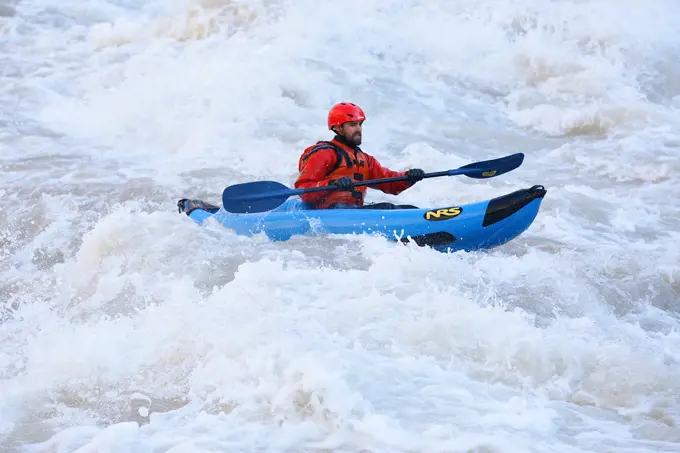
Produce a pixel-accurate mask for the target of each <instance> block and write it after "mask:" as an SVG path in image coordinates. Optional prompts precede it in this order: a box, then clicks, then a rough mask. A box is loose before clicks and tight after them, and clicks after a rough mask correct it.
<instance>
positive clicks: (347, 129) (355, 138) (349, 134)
mask: <svg viewBox="0 0 680 453" xmlns="http://www.w3.org/2000/svg"><path fill="white" fill-rule="evenodd" d="M363 123H364V122H363V121H348V122H346V123H343V124H342V126H340V127H339V128H337V129H336V132H337V133H338V135H341V136H342V137H344V138H345V140H347V141H348V142H349V143H351V144H353V145H354V146H359V145H361V125H362V124H363Z"/></svg>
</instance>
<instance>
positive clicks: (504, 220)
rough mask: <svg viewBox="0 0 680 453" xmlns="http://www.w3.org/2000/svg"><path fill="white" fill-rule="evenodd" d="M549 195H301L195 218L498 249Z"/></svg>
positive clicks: (264, 229)
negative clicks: (373, 202)
mask: <svg viewBox="0 0 680 453" xmlns="http://www.w3.org/2000/svg"><path fill="white" fill-rule="evenodd" d="M545 194H546V190H545V188H544V187H543V186H539V185H537V186H533V187H531V188H529V189H521V190H517V191H515V192H512V193H509V194H506V195H503V196H499V197H496V198H492V199H491V200H486V201H480V202H477V203H470V204H464V205H452V206H442V207H437V208H432V209H390V210H384V209H311V208H310V207H309V206H308V205H306V204H305V203H304V202H302V201H301V200H300V199H299V198H297V197H295V198H291V199H289V200H287V201H286V202H285V203H283V204H282V205H281V206H279V207H278V208H276V209H273V210H271V211H267V212H263V213H257V214H254V213H253V214H233V213H229V212H226V211H225V210H224V209H219V210H218V211H217V212H215V213H213V212H210V211H209V210H205V209H200V208H197V209H193V210H191V212H190V213H189V217H191V219H192V220H194V221H195V222H196V223H198V224H201V223H203V222H205V221H206V220H208V219H213V220H215V221H217V222H218V223H220V224H222V225H223V226H224V227H226V228H228V229H230V230H233V231H235V232H236V233H237V234H241V235H248V236H251V235H255V234H261V233H264V234H266V235H267V237H268V238H270V239H271V240H274V241H285V240H288V239H290V238H291V237H293V236H295V235H305V234H307V235H328V234H380V235H382V236H384V237H385V238H386V239H388V240H391V241H401V242H403V243H407V242H410V241H413V242H415V243H416V244H417V245H419V246H429V247H432V248H434V249H436V250H438V251H442V252H447V251H457V250H465V251H472V250H479V249H488V248H492V247H496V246H498V245H501V244H504V243H506V242H508V241H510V240H512V239H514V238H515V237H517V236H518V235H520V234H521V233H523V232H524V231H525V230H526V229H527V228H529V226H530V225H531V223H532V222H533V221H534V219H535V218H536V215H537V214H538V210H539V208H540V206H541V202H542V201H543V197H544V196H545Z"/></svg>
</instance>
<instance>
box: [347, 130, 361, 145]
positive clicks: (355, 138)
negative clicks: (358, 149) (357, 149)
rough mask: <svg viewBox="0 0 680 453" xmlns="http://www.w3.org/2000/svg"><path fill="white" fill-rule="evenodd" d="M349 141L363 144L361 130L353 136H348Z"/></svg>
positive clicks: (353, 143) (354, 143)
mask: <svg viewBox="0 0 680 453" xmlns="http://www.w3.org/2000/svg"><path fill="white" fill-rule="evenodd" d="M347 141H348V142H350V143H351V144H352V145H354V146H359V145H361V132H357V133H355V134H354V135H352V136H351V137H347Z"/></svg>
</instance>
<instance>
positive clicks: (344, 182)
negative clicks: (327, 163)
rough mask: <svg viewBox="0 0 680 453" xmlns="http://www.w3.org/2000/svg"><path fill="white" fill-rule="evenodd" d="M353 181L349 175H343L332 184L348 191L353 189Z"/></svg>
mask: <svg viewBox="0 0 680 453" xmlns="http://www.w3.org/2000/svg"><path fill="white" fill-rule="evenodd" d="M352 183H353V181H352V178H350V177H349V176H343V177H342V178H340V179H336V180H335V181H333V182H332V184H331V185H333V186H335V187H337V188H338V190H342V191H343V192H346V191H350V190H352Z"/></svg>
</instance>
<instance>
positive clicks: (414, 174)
mask: <svg viewBox="0 0 680 453" xmlns="http://www.w3.org/2000/svg"><path fill="white" fill-rule="evenodd" d="M406 176H408V182H410V183H411V184H415V183H417V182H418V181H420V180H422V179H423V178H424V177H425V172H424V171H423V170H421V169H420V168H412V169H410V170H409V171H407V172H406Z"/></svg>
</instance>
